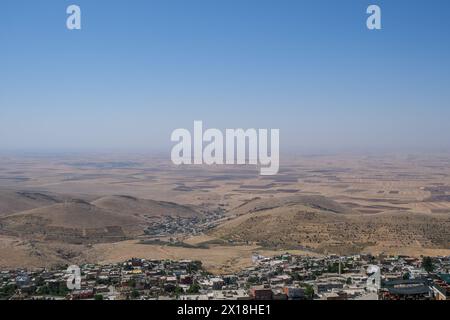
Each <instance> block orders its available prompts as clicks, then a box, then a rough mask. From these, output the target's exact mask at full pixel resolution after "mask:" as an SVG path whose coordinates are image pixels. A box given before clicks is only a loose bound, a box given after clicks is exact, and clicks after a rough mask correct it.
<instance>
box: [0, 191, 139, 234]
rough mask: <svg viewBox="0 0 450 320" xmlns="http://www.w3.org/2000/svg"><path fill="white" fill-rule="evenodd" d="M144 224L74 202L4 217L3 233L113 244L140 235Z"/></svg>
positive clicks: (80, 201) (2, 222)
mask: <svg viewBox="0 0 450 320" xmlns="http://www.w3.org/2000/svg"><path fill="white" fill-rule="evenodd" d="M143 225H144V221H143V220H142V219H139V218H137V217H135V216H133V215H123V214H118V213H117V212H112V211H108V210H105V209H102V208H99V207H96V206H95V205H92V204H90V203H88V202H85V201H83V200H72V201H66V202H64V203H58V204H54V205H50V206H46V207H41V208H37V209H32V210H28V211H23V212H20V213H14V214H11V215H8V216H6V217H3V218H1V219H0V233H2V234H5V235H13V236H18V237H22V238H31V239H41V240H58V241H62V242H68V243H86V242H87V243H91V242H110V241H118V240H123V239H126V238H128V237H129V236H132V235H134V234H136V233H139V232H140V230H142V229H143Z"/></svg>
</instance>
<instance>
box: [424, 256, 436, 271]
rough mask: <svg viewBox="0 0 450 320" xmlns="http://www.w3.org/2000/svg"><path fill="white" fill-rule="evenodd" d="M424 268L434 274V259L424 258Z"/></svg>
mask: <svg viewBox="0 0 450 320" xmlns="http://www.w3.org/2000/svg"><path fill="white" fill-rule="evenodd" d="M422 268H424V269H425V271H426V272H429V273H430V272H433V270H434V265H433V259H431V258H430V257H423V259H422Z"/></svg>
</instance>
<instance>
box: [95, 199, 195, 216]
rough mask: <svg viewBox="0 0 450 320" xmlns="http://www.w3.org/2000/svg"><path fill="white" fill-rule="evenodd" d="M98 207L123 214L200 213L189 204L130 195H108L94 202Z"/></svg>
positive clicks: (185, 214) (181, 214)
mask: <svg viewBox="0 0 450 320" xmlns="http://www.w3.org/2000/svg"><path fill="white" fill-rule="evenodd" d="M92 204H94V205H95V206H96V207H99V208H103V209H106V210H110V211H114V212H119V213H121V214H129V215H139V216H149V217H161V216H178V217H194V216H197V215H198V213H197V212H196V211H195V210H193V209H192V208H190V207H188V206H183V205H179V204H176V203H172V202H164V201H155V200H148V199H138V198H135V197H130V196H107V197H102V198H100V199H97V200H95V201H94V202H92Z"/></svg>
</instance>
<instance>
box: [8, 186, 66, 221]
mask: <svg viewBox="0 0 450 320" xmlns="http://www.w3.org/2000/svg"><path fill="white" fill-rule="evenodd" d="M62 201H63V198H62V197H61V196H58V195H54V194H49V193H42V192H31V191H10V190H2V191H0V217H1V216H5V215H8V214H11V213H15V212H20V211H24V210H30V209H35V208H39V207H44V206H49V205H52V204H56V203H60V202H62Z"/></svg>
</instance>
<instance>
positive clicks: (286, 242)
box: [0, 154, 450, 273]
mask: <svg viewBox="0 0 450 320" xmlns="http://www.w3.org/2000/svg"><path fill="white" fill-rule="evenodd" d="M282 159H284V162H282V164H281V170H280V173H279V175H276V176H270V177H262V176H259V174H258V172H259V170H258V168H256V167H252V166H232V167H226V166H225V167H223V166H220V167H218V166H212V167H204V166H189V167H175V166H173V165H171V164H170V162H169V161H167V159H161V158H152V157H148V156H145V155H142V156H123V155H101V156H100V155H82V156H81V155H80V156H75V155H58V156H49V155H47V156H42V155H40V156H36V155H35V156H23V155H22V156H15V155H2V156H0V267H42V266H51V265H55V264H64V263H72V262H74V263H81V262H87V261H88V262H112V261H121V260H125V259H127V258H130V257H143V258H159V259H160V258H167V259H198V260H201V261H202V262H203V263H204V265H205V266H206V267H207V268H208V269H209V270H211V271H212V272H215V273H227V272H232V271H235V270H237V269H239V268H242V267H244V266H247V265H249V264H250V263H251V261H250V259H251V254H252V253H253V252H258V253H260V254H267V255H269V254H270V255H272V254H275V253H277V252H286V251H287V250H290V251H295V252H298V253H301V254H314V255H320V254H327V253H338V254H350V253H358V252H370V253H374V254H378V253H381V252H384V253H388V254H405V255H411V256H420V255H450V231H449V230H450V155H448V154H440V155H377V156H367V155H339V156H319V155H318V156H296V157H294V156H291V157H283V158H282ZM211 212H220V215H219V216H218V218H217V219H216V218H215V219H216V220H211V219H210V220H207V222H204V221H203V222H201V223H200V222H199V220H201V219H202V217H205V216H206V215H208V214H209V213H211ZM168 219H169V220H168ZM183 219H184V220H183ZM168 221H169V222H168ZM174 221H175V222H174ZM177 221H179V222H177ZM185 221H190V222H192V225H193V227H192V228H190V229H186V230H185V229H183V228H182V226H181V227H179V228H175V229H173V230H175V231H173V232H174V234H171V235H166V236H160V237H156V236H155V235H154V234H152V235H151V236H150V235H149V234H147V233H146V232H145V230H147V228H149V226H150V227H152V228H156V227H155V226H157V228H160V229H163V227H162V226H164V225H165V224H168V223H171V224H172V225H174V224H176V223H178V224H183V223H185ZM206 224H209V225H208V228H204V226H205V225H206ZM199 225H202V228H200V227H198V226H199ZM171 230H172V229H171ZM156 238H158V239H160V240H161V241H163V242H162V243H154V242H148V243H147V244H144V243H142V242H141V241H144V242H145V241H149V240H150V241H154V240H155V239H156ZM171 238H172V239H171ZM174 239H176V241H175V240H174ZM170 241H172V242H173V243H172V245H168V244H167V242H170ZM174 241H175V242H174Z"/></svg>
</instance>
